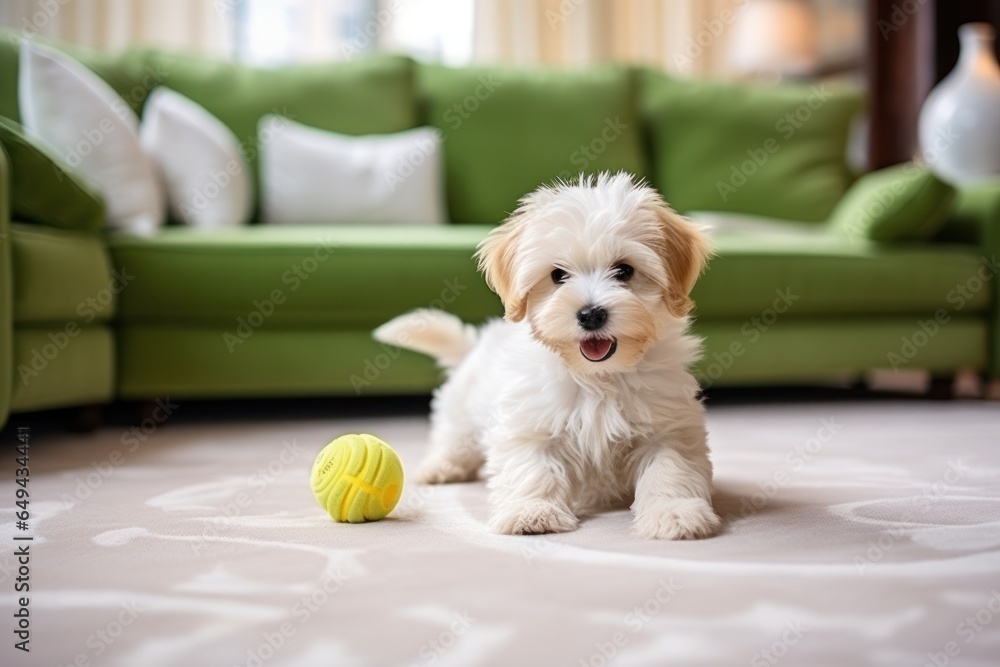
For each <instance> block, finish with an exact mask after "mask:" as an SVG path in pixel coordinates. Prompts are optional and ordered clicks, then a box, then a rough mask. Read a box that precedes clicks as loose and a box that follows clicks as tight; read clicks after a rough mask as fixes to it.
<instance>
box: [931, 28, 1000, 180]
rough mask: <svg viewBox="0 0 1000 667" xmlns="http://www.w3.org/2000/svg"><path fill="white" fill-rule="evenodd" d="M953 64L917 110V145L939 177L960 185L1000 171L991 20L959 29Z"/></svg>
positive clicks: (997, 69) (998, 81)
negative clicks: (918, 143) (956, 55)
mask: <svg viewBox="0 0 1000 667" xmlns="http://www.w3.org/2000/svg"><path fill="white" fill-rule="evenodd" d="M958 36H959V40H960V42H961V54H960V55H959V58H958V64H957V65H956V66H955V69H954V70H952V71H951V73H950V74H948V76H946V77H945V78H944V79H943V80H942V81H941V83H939V84H938V85H937V87H936V88H934V90H932V91H931V92H930V95H928V96H927V100H926V101H925V102H924V106H923V108H922V109H921V111H920V126H919V134H920V149H921V152H922V154H923V157H924V159H925V160H926V161H927V164H928V165H929V166H930V168H931V169H933V170H934V172H935V173H936V174H938V175H939V176H940V177H941V178H942V179H943V180H945V181H948V182H950V183H953V184H955V185H961V184H965V183H972V182H975V181H979V180H984V179H988V178H996V177H998V176H1000V66H998V65H997V60H996V57H995V56H994V55H993V41H994V39H995V38H996V32H995V31H994V30H993V26H991V25H990V24H989V23H967V24H965V25H963V26H962V27H960V28H959V29H958Z"/></svg>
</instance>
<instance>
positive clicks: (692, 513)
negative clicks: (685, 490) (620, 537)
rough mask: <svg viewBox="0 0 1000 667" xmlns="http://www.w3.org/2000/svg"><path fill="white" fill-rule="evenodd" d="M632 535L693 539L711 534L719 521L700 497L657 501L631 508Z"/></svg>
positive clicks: (655, 538)
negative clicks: (633, 514) (632, 512)
mask: <svg viewBox="0 0 1000 667" xmlns="http://www.w3.org/2000/svg"><path fill="white" fill-rule="evenodd" d="M633 509H634V511H635V520H634V521H633V525H634V526H635V532H636V534H637V535H638V536H639V537H643V538H645V539H647V540H694V539H700V538H702V537H709V536H711V535H713V534H714V533H715V532H716V531H717V530H718V529H719V527H720V526H721V525H722V522H721V521H720V520H719V516H718V515H717V514H716V513H715V510H713V509H712V505H711V504H710V503H709V502H708V501H707V500H704V499H702V498H680V499H678V498H657V499H655V500H647V501H644V502H642V503H641V504H636V505H635V506H633Z"/></svg>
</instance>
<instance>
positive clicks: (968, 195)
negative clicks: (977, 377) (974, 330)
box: [949, 178, 1000, 379]
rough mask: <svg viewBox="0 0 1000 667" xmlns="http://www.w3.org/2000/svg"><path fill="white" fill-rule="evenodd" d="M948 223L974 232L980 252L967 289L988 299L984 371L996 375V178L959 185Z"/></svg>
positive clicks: (999, 253)
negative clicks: (976, 272) (987, 292)
mask: <svg viewBox="0 0 1000 667" xmlns="http://www.w3.org/2000/svg"><path fill="white" fill-rule="evenodd" d="M951 218H952V219H951V220H950V221H949V224H950V225H954V227H955V229H956V230H958V231H961V230H963V229H965V230H966V234H967V235H969V236H972V235H975V237H977V238H978V240H979V246H980V249H981V252H982V267H981V268H980V270H979V275H978V276H970V277H969V284H967V285H966V286H965V287H966V288H967V289H970V290H971V289H974V288H976V287H978V288H979V289H988V290H990V293H991V294H992V297H991V299H990V303H991V304H992V312H991V314H990V339H989V345H990V350H989V352H990V354H989V359H990V361H989V365H988V368H987V375H988V376H989V377H990V378H992V379H1000V275H998V273H1000V178H998V179H996V180H991V181H988V182H985V183H979V184H976V185H967V186H963V187H962V188H961V189H960V190H959V191H958V199H957V200H956V202H955V208H954V211H953V213H952V215H951Z"/></svg>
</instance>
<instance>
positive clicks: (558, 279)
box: [552, 269, 569, 285]
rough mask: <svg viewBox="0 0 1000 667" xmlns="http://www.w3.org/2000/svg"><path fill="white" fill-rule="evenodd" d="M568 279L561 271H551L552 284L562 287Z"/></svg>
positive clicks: (566, 274)
mask: <svg viewBox="0 0 1000 667" xmlns="http://www.w3.org/2000/svg"><path fill="white" fill-rule="evenodd" d="M568 278H569V274H568V273H566V272H565V271H563V270H562V269H552V282H554V283H555V284H556V285H562V284H563V283H564V282H566V280H567V279H568Z"/></svg>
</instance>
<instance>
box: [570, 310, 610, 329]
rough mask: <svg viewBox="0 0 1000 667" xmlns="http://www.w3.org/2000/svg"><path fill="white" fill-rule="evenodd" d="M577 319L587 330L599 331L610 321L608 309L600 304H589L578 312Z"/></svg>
mask: <svg viewBox="0 0 1000 667" xmlns="http://www.w3.org/2000/svg"><path fill="white" fill-rule="evenodd" d="M576 320H577V322H579V323H580V326H581V327H583V328H584V329H585V330H586V331H597V330H598V329H600V328H601V327H603V326H604V323H605V322H607V321H608V311H606V310H604V309H603V308H601V307H600V306H587V307H585V308H581V309H580V310H579V312H577V314H576Z"/></svg>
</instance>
